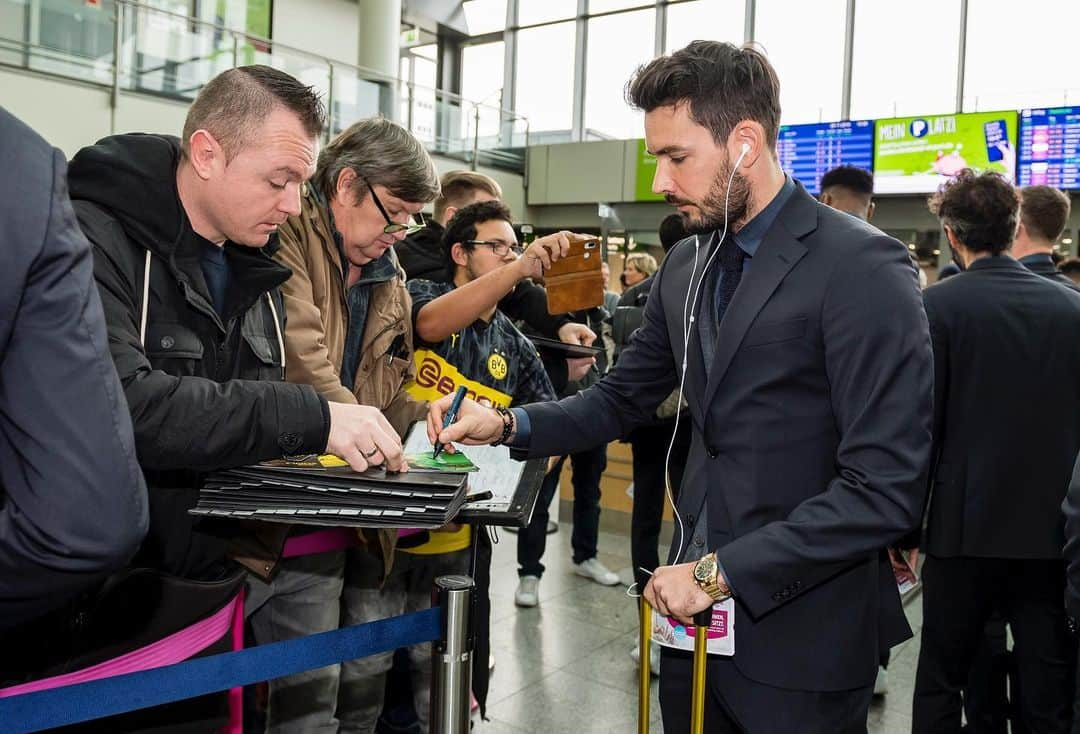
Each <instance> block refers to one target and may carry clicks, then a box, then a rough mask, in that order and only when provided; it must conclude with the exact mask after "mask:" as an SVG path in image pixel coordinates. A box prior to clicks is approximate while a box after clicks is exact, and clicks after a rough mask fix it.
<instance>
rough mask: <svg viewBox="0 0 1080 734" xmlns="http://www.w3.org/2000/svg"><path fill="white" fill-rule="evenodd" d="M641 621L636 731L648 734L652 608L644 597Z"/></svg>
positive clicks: (642, 598) (639, 629)
mask: <svg viewBox="0 0 1080 734" xmlns="http://www.w3.org/2000/svg"><path fill="white" fill-rule="evenodd" d="M640 616H641V619H639V620H638V623H639V627H638V650H639V651H640V652H641V656H640V658H639V666H638V674H639V676H640V677H639V678H638V704H637V730H638V734H649V682H650V681H649V677H650V670H649V660H650V659H651V658H652V656H651V655H650V654H649V653H651V652H652V649H651V648H650V647H649V646H650V645H651V644H652V607H651V606H649V602H647V601H645V597H644V596H642V597H641V607H640Z"/></svg>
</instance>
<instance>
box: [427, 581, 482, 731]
mask: <svg viewBox="0 0 1080 734" xmlns="http://www.w3.org/2000/svg"><path fill="white" fill-rule="evenodd" d="M475 596H476V589H475V585H474V584H473V580H472V579H471V578H469V577H468V576H440V577H439V578H437V579H435V589H434V590H433V591H432V601H433V602H434V603H435V604H437V605H438V606H439V608H440V609H441V610H442V615H441V616H442V639H440V640H436V641H435V642H433V643H432V646H431V667H432V671H431V672H432V674H431V721H430V731H431V734H468V731H469V713H470V712H469V695H470V691H471V689H472V654H473V642H474V626H475V625H474V619H473V616H474V615H473V607H474V601H475Z"/></svg>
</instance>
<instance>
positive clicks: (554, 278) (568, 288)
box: [544, 235, 604, 316]
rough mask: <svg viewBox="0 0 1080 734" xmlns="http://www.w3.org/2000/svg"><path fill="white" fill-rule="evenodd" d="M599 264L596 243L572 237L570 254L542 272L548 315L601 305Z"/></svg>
mask: <svg viewBox="0 0 1080 734" xmlns="http://www.w3.org/2000/svg"><path fill="white" fill-rule="evenodd" d="M600 262H601V250H600V241H599V240H597V239H596V238H593V237H577V236H574V235H571V236H570V251H569V252H568V253H567V255H566V256H565V257H561V258H559V259H558V260H557V261H556V262H555V263H553V264H552V266H551V267H550V268H549V269H547V270H546V271H544V285H545V288H546V289H547V301H548V313H549V314H551V315H553V316H554V315H556V314H563V313H569V312H570V311H581V310H584V309H589V308H594V307H596V306H600V305H603V303H604V276H603V274H602V273H601V272H600Z"/></svg>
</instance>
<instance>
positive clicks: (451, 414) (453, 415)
mask: <svg viewBox="0 0 1080 734" xmlns="http://www.w3.org/2000/svg"><path fill="white" fill-rule="evenodd" d="M464 399H465V386H464V385H460V386H459V387H458V389H457V392H456V393H454V402H452V403H450V410H448V411H446V415H445V416H443V424H442V427H443V428H448V427H449V426H450V424H451V423H453V422H454V421H455V420H456V419H457V414H458V410H460V409H461V401H462V400H464ZM442 450H443V445H442V444H441V443H439V442H438V441H436V442H435V451H434V452H433V453H432V455H431V458H432V459H437V458H439V453H440V452H441V451H442Z"/></svg>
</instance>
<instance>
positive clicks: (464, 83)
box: [461, 41, 504, 106]
mask: <svg viewBox="0 0 1080 734" xmlns="http://www.w3.org/2000/svg"><path fill="white" fill-rule="evenodd" d="M503 52H504V49H503V42H502V41H496V42H495V43H481V44H477V45H475V46H466V47H465V48H464V49H463V50H462V57H461V96H462V97H464V98H465V99H467V100H469V101H470V102H484V103H487V104H492V105H496V106H498V105H499V104H500V102H501V101H502V100H501V96H502V89H503Z"/></svg>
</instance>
